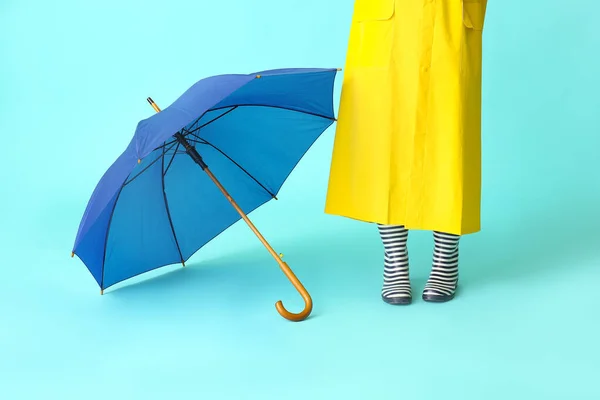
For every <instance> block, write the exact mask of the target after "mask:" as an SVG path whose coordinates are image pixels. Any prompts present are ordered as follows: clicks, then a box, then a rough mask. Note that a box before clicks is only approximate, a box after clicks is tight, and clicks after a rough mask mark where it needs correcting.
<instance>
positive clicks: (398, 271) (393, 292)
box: [378, 225, 412, 305]
mask: <svg viewBox="0 0 600 400" xmlns="http://www.w3.org/2000/svg"><path fill="white" fill-rule="evenodd" d="M378 227H379V234H380V236H381V240H382V242H383V247H384V250H385V259H384V268H383V288H382V290H381V298H382V299H383V301H385V302H386V303H389V304H398V305H404V304H410V303H411V301H412V292H411V287H410V279H409V272H408V249H407V240H408V230H407V229H406V228H405V227H404V226H402V225H378Z"/></svg>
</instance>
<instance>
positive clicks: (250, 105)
mask: <svg viewBox="0 0 600 400" xmlns="http://www.w3.org/2000/svg"><path fill="white" fill-rule="evenodd" d="M228 107H232V106H223V107H217V108H211V109H210V110H208V111H218V110H223V109H225V108H228ZM237 107H266V108H277V109H279V110H287V111H293V112H298V113H302V114H307V115H312V116H314V117H319V118H325V119H328V120H331V121H336V119H335V118H334V117H328V116H327V115H322V114H318V113H314V112H310V111H303V110H294V109H293V108H288V107H283V106H274V105H271V104H236V105H235V107H234V109H235V108H237ZM231 111H233V109H232V110H230V111H228V112H231ZM225 114H227V113H225Z"/></svg>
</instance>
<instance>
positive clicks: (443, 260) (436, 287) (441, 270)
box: [423, 232, 460, 301]
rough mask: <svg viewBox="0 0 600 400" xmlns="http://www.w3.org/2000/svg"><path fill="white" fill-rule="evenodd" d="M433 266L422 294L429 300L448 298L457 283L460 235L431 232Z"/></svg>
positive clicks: (451, 295) (451, 296)
mask: <svg viewBox="0 0 600 400" xmlns="http://www.w3.org/2000/svg"><path fill="white" fill-rule="evenodd" d="M433 237H434V241H435V248H434V253H433V267H432V269H431V274H430V276H429V280H428V281H427V284H426V285H425V290H424V291H423V296H424V297H427V298H428V299H429V300H434V301H435V300H439V301H444V300H450V299H452V298H453V297H454V293H455V291H456V285H457V283H458V241H459V239H460V236H457V235H452V234H448V233H442V232H433Z"/></svg>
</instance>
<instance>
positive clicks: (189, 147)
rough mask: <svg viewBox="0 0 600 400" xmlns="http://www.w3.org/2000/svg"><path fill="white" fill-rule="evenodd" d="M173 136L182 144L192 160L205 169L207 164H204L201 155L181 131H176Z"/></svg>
mask: <svg viewBox="0 0 600 400" xmlns="http://www.w3.org/2000/svg"><path fill="white" fill-rule="evenodd" d="M174 136H175V139H176V140H177V141H178V142H179V143H180V144H181V145H182V146H183V148H184V149H185V152H186V153H187V154H188V155H189V156H190V157H192V160H194V162H195V163H196V164H198V165H199V166H200V168H202V170H206V168H208V165H206V163H205V162H204V160H203V159H202V156H201V155H200V154H199V153H198V150H196V148H195V147H194V146H192V145H191V144H190V142H188V141H187V140H186V138H185V137H184V136H183V135H182V134H181V133H179V132H178V133H176V134H175V135H174Z"/></svg>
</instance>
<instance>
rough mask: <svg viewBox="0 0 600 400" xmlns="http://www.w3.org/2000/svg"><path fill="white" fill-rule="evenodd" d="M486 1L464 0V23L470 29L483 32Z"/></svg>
mask: <svg viewBox="0 0 600 400" xmlns="http://www.w3.org/2000/svg"><path fill="white" fill-rule="evenodd" d="M485 4H486V0H463V22H464V24H465V26H466V27H467V28H469V29H473V30H476V31H481V30H483V22H484V19H485Z"/></svg>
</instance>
